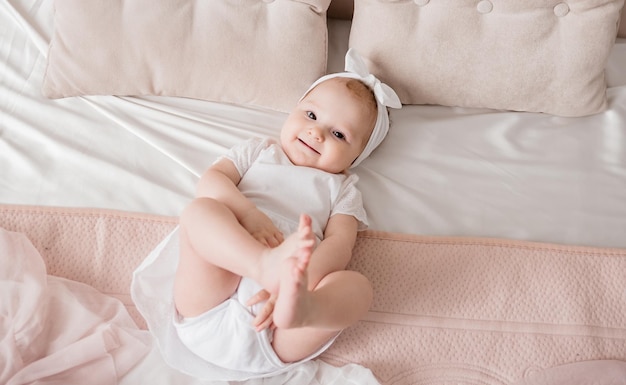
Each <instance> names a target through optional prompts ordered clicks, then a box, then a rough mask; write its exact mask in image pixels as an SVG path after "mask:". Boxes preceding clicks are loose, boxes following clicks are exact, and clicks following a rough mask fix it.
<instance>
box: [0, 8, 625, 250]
mask: <svg viewBox="0 0 626 385" xmlns="http://www.w3.org/2000/svg"><path fill="white" fill-rule="evenodd" d="M51 3H52V2H50V1H37V0H11V1H4V2H2V3H0V31H1V36H2V38H1V40H0V57H1V62H0V113H1V116H0V175H1V176H2V178H1V179H0V202H3V203H18V204H40V205H60V206H83V207H103V208H114V209H122V210H130V211H141V212H149V213H157V214H166V215H177V214H178V213H179V212H180V210H181V209H182V207H183V206H184V205H185V203H186V202H187V201H188V199H189V198H190V197H191V196H192V194H193V191H194V185H195V182H196V180H197V178H198V175H200V173H202V171H203V170H204V169H205V168H206V167H207V166H208V165H209V164H210V163H211V162H212V161H213V160H214V159H215V158H216V157H217V156H219V155H220V154H222V153H223V152H224V151H226V149H227V148H228V147H230V146H231V145H233V144H234V143H236V142H238V141H240V140H242V139H244V138H248V137H249V136H251V135H262V136H275V135H277V133H278V131H279V129H280V126H281V124H282V121H283V120H284V118H285V116H286V115H285V114H283V113H278V112H274V111H267V110H264V109H259V108H250V107H241V106H234V105H224V104H216V103H209V102H205V101H198V100H190V99H183V98H165V97H141V98H135V97H112V96H97V97H81V98H71V99H62V100H47V99H44V98H43V97H41V96H40V85H41V80H42V77H43V72H44V69H45V55H46V50H47V42H48V41H49V38H50V35H51V31H52V28H53V20H52V4H51ZM349 27H350V25H349V22H346V21H332V22H331V23H330V34H329V36H330V37H329V39H330V49H329V51H330V58H329V63H330V65H329V70H331V71H336V70H340V69H341V65H342V60H343V53H344V52H345V50H346V49H347V45H348V34H349ZM624 68H626V40H624V39H621V40H618V42H617V44H616V46H615V48H614V50H613V54H612V56H611V58H610V61H609V64H608V68H607V79H608V83H609V90H608V96H609V110H608V111H607V112H605V113H602V114H598V115H594V116H589V117H585V118H559V117H554V116H550V115H545V114H531V113H515V112H499V111H492V110H475V109H460V108H449V107H438V106H405V107H404V108H403V109H402V110H400V111H392V115H391V118H392V124H393V126H392V129H391V132H390V134H389V136H388V138H387V139H386V141H385V142H384V143H383V145H382V146H381V147H380V148H379V149H378V150H377V151H376V152H375V153H374V154H373V155H372V157H371V158H370V159H368V160H367V161H366V162H364V163H363V164H362V166H360V167H359V168H358V169H357V170H356V172H357V173H358V174H359V175H360V176H361V181H360V183H359V185H360V187H361V189H362V191H363V195H364V199H365V205H366V209H367V210H368V213H369V216H370V223H371V228H374V229H378V230H386V231H394V232H408V233H419V234H431V235H461V236H462V235H468V236H488V237H504V238H514V239H523V240H533V241H546V242H556V243H566V244H581V245H593V246H614V247H626V236H625V234H626V71H624Z"/></svg>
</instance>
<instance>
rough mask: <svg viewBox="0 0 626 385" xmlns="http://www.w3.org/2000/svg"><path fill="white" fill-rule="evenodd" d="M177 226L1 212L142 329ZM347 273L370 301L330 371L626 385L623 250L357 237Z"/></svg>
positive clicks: (61, 268) (431, 379) (62, 269)
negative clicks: (366, 289)
mask: <svg viewBox="0 0 626 385" xmlns="http://www.w3.org/2000/svg"><path fill="white" fill-rule="evenodd" d="M176 224H177V220H176V218H171V217H162V216H154V215H145V214H137V213H127V212H119V211H107V210H95V209H67V208H45V207H25V206H10V205H4V206H3V205H0V227H1V228H5V229H8V230H11V231H14V232H20V233H24V234H25V235H26V237H27V238H28V239H30V241H32V243H33V245H34V246H35V248H36V249H37V250H38V251H39V253H40V254H41V255H42V256H43V259H44V261H45V267H46V269H47V273H48V274H49V275H51V276H57V277H63V278H66V279H67V280H70V281H71V282H76V284H78V282H82V283H86V284H88V285H89V286H91V287H93V288H95V289H97V290H98V291H100V292H102V293H105V294H107V295H108V296H111V297H114V298H116V299H119V300H120V301H121V302H122V303H123V304H124V305H125V306H126V309H127V310H128V313H130V315H131V316H132V319H134V321H135V322H136V323H137V324H138V325H140V326H142V327H145V326H144V325H145V323H144V322H143V320H142V319H141V316H140V315H139V314H138V312H137V311H136V309H135V308H134V306H133V304H132V301H131V299H130V295H129V288H130V281H131V278H132V276H131V275H132V271H133V270H134V268H135V267H136V266H137V265H138V264H139V263H140V262H141V261H142V260H143V258H144V257H145V256H146V255H147V254H148V253H149V251H150V250H151V249H152V248H153V247H154V246H155V245H157V244H158V243H159V241H160V240H161V239H162V238H163V237H164V236H165V235H166V234H168V233H169V232H170V231H171V230H172V229H173V227H174V226H176ZM349 268H350V269H354V270H358V271H360V272H362V273H363V274H365V275H366V276H368V277H369V278H370V279H371V281H372V282H373V284H374V291H375V299H374V303H373V305H372V308H371V310H370V312H369V314H368V315H367V316H366V317H365V319H363V320H362V321H361V322H359V323H358V324H357V325H355V326H353V327H352V328H350V329H348V330H346V331H344V332H343V333H342V334H341V335H340V337H339V338H338V340H337V341H336V343H335V344H334V345H333V346H332V347H331V348H330V349H329V350H328V351H327V352H326V353H325V354H324V355H323V356H322V359H323V360H324V361H326V362H328V363H331V364H344V363H349V362H354V363H359V364H362V365H364V366H366V367H368V368H370V369H371V370H372V371H373V373H374V374H375V375H376V377H377V378H378V379H379V380H380V382H381V383H383V384H451V383H454V384H519V385H530V384H535V385H539V384H546V385H547V384H579V383H580V384H588V383H590V381H592V382H593V383H597V384H626V250H624V249H609V248H591V247H576V246H563V245H555V244H545V243H531V242H523V241H511V240H503V239H482V238H453V237H425V236H417V235H403V234H391V233H381V232H375V231H366V232H363V233H361V234H360V236H359V238H358V241H357V245H356V247H355V250H354V256H353V259H352V262H351V264H350V266H349ZM3 270H4V271H9V270H11V269H9V268H8V267H6V266H3ZM51 279H52V280H54V278H51ZM83 286H86V285H83ZM116 302H117V301H116ZM16 306H17V305H16ZM115 317H121V316H119V315H115ZM129 319H130V318H129ZM5 326H6V325H5ZM123 335H124V337H123V338H127V339H128V340H129V341H131V343H135V342H136V341H135V342H132V341H134V340H133V338H132V335H131V336H127V335H126V334H123ZM115 341H118V342H119V341H122V340H120V338H117V339H116V340H115ZM122 342H123V341H122ZM119 343H121V342H119ZM136 345H137V348H138V349H141V344H140V343H136ZM2 348H3V349H4V347H2ZM1 352H2V351H1V350H0V354H1ZM39 354H46V353H45V352H40V353H39ZM113 362H114V361H113ZM0 374H1V372H0Z"/></svg>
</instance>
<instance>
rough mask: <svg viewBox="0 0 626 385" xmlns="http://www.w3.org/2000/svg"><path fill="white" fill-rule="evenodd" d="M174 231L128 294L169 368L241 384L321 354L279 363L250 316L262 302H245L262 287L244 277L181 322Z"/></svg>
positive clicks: (146, 262)
mask: <svg viewBox="0 0 626 385" xmlns="http://www.w3.org/2000/svg"><path fill="white" fill-rule="evenodd" d="M178 251H179V244H178V229H176V230H174V231H173V232H172V233H171V234H170V235H168V236H167V237H166V238H165V239H164V240H163V241H162V242H161V243H160V244H159V245H158V246H157V247H156V248H155V249H154V250H153V251H152V252H151V253H150V255H149V256H148V257H147V258H146V259H145V260H144V261H143V262H142V263H141V265H140V266H139V267H138V268H137V269H136V270H135V272H134V274H133V282H132V285H131V294H132V297H133V301H134V302H135V304H136V305H137V309H138V310H139V311H140V312H141V314H142V315H143V317H144V318H145V319H146V321H147V323H148V327H149V329H150V331H151V332H152V334H153V335H154V337H155V339H156V342H157V343H158V345H159V350H160V351H161V353H162V355H163V358H164V359H165V361H166V362H167V363H168V364H169V365H170V366H172V367H174V368H176V369H178V370H180V371H182V372H184V373H187V374H189V375H192V376H194V377H197V378H199V379H206V380H221V381H243V380H247V379H251V378H258V377H266V376H272V375H276V374H279V373H282V372H284V371H286V370H288V369H290V368H292V367H293V366H294V365H298V364H300V363H302V362H305V361H308V360H310V359H311V358H313V357H315V356H317V355H319V354H321V353H322V352H323V351H325V350H326V349H327V348H328V347H329V346H330V345H331V344H332V342H333V341H334V339H333V340H331V341H329V342H328V343H327V344H325V345H324V346H323V347H322V348H321V349H320V350H319V351H317V352H316V353H314V354H313V355H311V356H310V357H308V358H306V359H304V360H302V361H299V362H295V363H294V362H291V363H284V362H282V361H281V360H280V359H279V358H278V356H277V355H276V353H275V352H274V349H273V348H272V345H271V342H272V336H273V333H272V332H271V331H270V330H268V329H266V330H264V331H262V332H259V333H257V332H256V330H255V329H254V328H253V326H252V320H253V319H254V314H256V312H257V311H258V310H260V309H261V308H262V307H263V304H257V305H255V306H253V307H252V308H251V307H247V306H245V303H246V301H247V300H248V299H250V297H252V296H253V295H254V294H256V293H257V292H258V291H259V290H261V287H260V286H258V285H257V284H256V283H255V282H254V281H252V280H250V279H247V278H243V279H242V280H241V282H240V284H239V288H238V289H237V292H236V293H235V294H233V296H232V297H231V298H229V299H228V300H226V301H224V303H222V304H220V305H219V306H217V307H216V308H213V309H211V310H209V311H207V312H206V313H204V314H201V315H199V316H197V317H193V318H185V319H183V318H181V317H180V316H179V315H178V314H177V312H176V308H175V306H174V299H173V295H172V293H173V290H174V274H175V271H176V266H177V264H178Z"/></svg>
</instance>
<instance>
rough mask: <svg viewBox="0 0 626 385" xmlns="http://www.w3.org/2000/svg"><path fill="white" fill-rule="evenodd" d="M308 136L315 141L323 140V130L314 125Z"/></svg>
mask: <svg viewBox="0 0 626 385" xmlns="http://www.w3.org/2000/svg"><path fill="white" fill-rule="evenodd" d="M309 135H311V137H313V138H315V140H317V141H322V140H324V133H323V130H322V129H321V128H320V127H318V126H317V125H314V126H312V127H311V128H309Z"/></svg>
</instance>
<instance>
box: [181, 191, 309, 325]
mask: <svg viewBox="0 0 626 385" xmlns="http://www.w3.org/2000/svg"><path fill="white" fill-rule="evenodd" d="M180 242H181V250H180V260H179V266H178V269H177V272H176V279H175V288H174V300H175V303H176V307H177V309H178V311H179V312H180V313H181V314H182V315H183V316H187V317H190V316H194V315H198V314H201V313H203V312H205V311H207V310H209V309H211V308H213V307H215V306H216V305H218V304H220V303H221V302H223V301H224V300H225V299H227V298H228V297H230V296H231V295H232V293H233V292H234V291H235V290H236V288H237V285H238V284H239V280H240V278H241V277H242V276H244V277H249V278H252V279H253V280H255V281H257V282H258V283H259V284H261V285H262V286H263V287H264V288H265V289H266V290H268V291H272V292H275V291H276V290H277V289H278V280H279V277H280V276H279V272H278V271H279V268H278V267H279V266H280V262H281V261H282V260H283V259H285V258H287V257H290V256H292V255H296V254H297V253H298V250H299V249H300V248H301V247H304V246H307V245H308V247H312V245H313V243H314V239H309V238H308V235H307V237H306V238H303V237H302V236H300V235H299V234H298V233H296V234H293V235H292V236H290V237H288V238H287V239H286V240H285V241H284V242H283V243H282V244H281V245H280V246H278V247H277V248H273V249H271V248H268V247H266V246H264V245H263V244H261V243H260V242H258V241H257V240H256V239H254V238H253V237H252V236H251V235H250V234H249V233H248V232H247V231H246V230H245V229H244V228H243V227H242V226H241V225H240V224H239V222H238V220H237V218H236V217H235V215H234V214H233V213H232V212H231V211H230V209H228V207H226V206H225V205H224V204H222V203H221V202H219V201H216V200H214V199H210V198H198V199H195V200H194V201H193V202H192V203H191V204H190V205H189V206H188V207H187V208H186V209H185V210H184V212H183V214H182V215H181V218H180Z"/></svg>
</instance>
